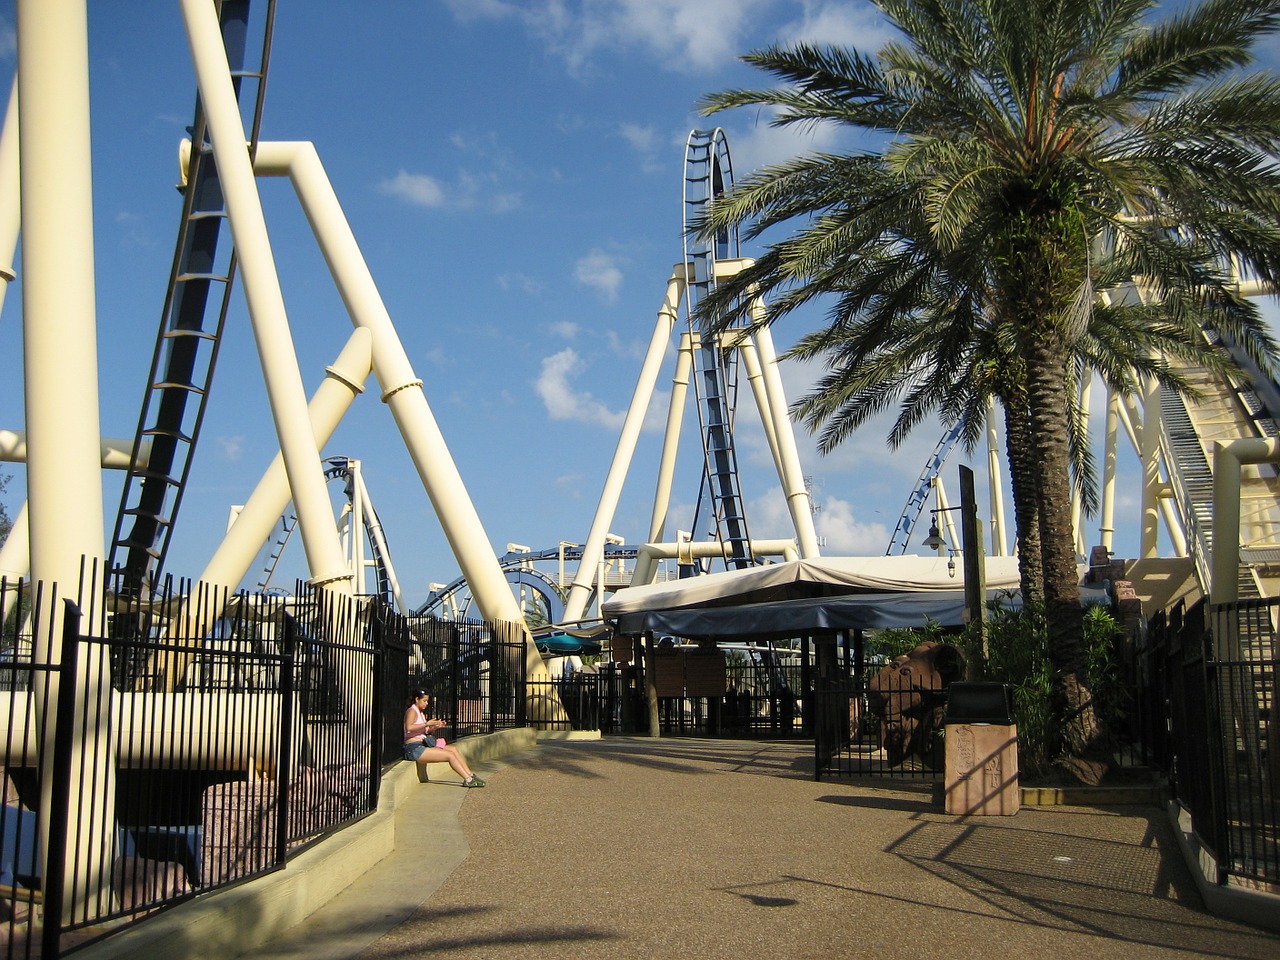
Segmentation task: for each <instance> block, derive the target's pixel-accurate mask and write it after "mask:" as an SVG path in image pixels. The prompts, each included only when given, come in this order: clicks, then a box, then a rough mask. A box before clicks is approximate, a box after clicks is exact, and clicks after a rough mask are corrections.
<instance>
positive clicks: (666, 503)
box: [649, 294, 695, 543]
mask: <svg viewBox="0 0 1280 960" xmlns="http://www.w3.org/2000/svg"><path fill="white" fill-rule="evenodd" d="M682 295H683V294H682ZM694 347H695V344H694V342H693V336H692V335H691V334H690V333H688V332H687V331H686V332H684V333H682V334H680V347H679V349H678V350H677V351H676V372H675V374H674V375H673V376H672V378H671V404H670V406H668V408H667V429H666V432H665V433H664V434H663V437H662V458H661V459H660V460H659V461H658V482H657V487H656V489H655V490H654V494H653V516H652V518H651V519H650V521H649V542H650V543H655V542H657V541H659V540H661V539H662V537H663V533H664V531H665V530H666V526H667V510H668V509H669V508H670V506H671V480H672V477H674V476H675V470H676V451H677V450H678V449H679V448H680V427H681V426H682V424H683V423H684V401H685V398H686V397H687V396H688V394H689V376H690V374H691V372H692V371H693V351H694Z"/></svg>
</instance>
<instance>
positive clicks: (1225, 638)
mask: <svg viewBox="0 0 1280 960" xmlns="http://www.w3.org/2000/svg"><path fill="white" fill-rule="evenodd" d="M1278 613H1280V600H1278V599H1274V598H1273V599H1265V600H1242V601H1239V602H1237V603H1231V604H1219V605H1215V606H1212V607H1208V608H1207V609H1206V607H1205V606H1204V604H1197V605H1196V606H1194V607H1192V608H1191V609H1190V610H1185V609H1184V608H1183V607H1182V606H1178V607H1175V608H1174V609H1173V610H1171V611H1169V612H1168V613H1162V614H1159V615H1157V616H1156V617H1154V618H1153V619H1152V620H1151V621H1150V624H1149V629H1148V631H1147V633H1146V635H1145V636H1144V637H1143V638H1142V641H1141V643H1140V646H1139V649H1138V656H1137V658H1136V661H1135V670H1136V673H1137V675H1138V679H1139V681H1140V683H1139V689H1140V690H1141V691H1142V701H1141V703H1142V705H1143V706H1144V707H1145V708H1146V709H1145V711H1144V712H1146V713H1149V714H1150V718H1149V719H1147V720H1144V721H1143V722H1142V724H1141V726H1142V733H1143V737H1144V740H1143V742H1144V745H1145V747H1146V749H1147V755H1148V757H1149V761H1150V762H1152V763H1153V764H1156V765H1158V766H1159V767H1160V768H1161V769H1163V770H1164V771H1166V773H1167V775H1168V779H1169V785H1170V790H1171V792H1172V793H1173V796H1174V799H1175V800H1176V801H1177V803H1178V804H1179V805H1180V807H1181V808H1182V809H1183V810H1184V811H1186V812H1187V813H1188V814H1189V816H1190V820H1191V828H1192V831H1193V833H1194V834H1195V836H1196V838H1197V840H1198V841H1199V843H1200V844H1201V846H1203V847H1204V849H1205V851H1206V852H1207V853H1208V854H1209V856H1210V857H1211V858H1212V860H1213V862H1214V863H1215V865H1216V869H1217V876H1216V878H1215V879H1216V880H1217V882H1218V883H1220V884H1239V885H1243V886H1246V887H1257V888H1262V889H1268V890H1271V891H1272V892H1278V891H1280V726H1278V721H1277V717H1276V684H1277V670H1278V661H1277V644H1276V623H1277V615H1278Z"/></svg>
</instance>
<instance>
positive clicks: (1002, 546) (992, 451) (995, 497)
mask: <svg viewBox="0 0 1280 960" xmlns="http://www.w3.org/2000/svg"><path fill="white" fill-rule="evenodd" d="M987 496H988V498H989V499H990V502H991V555H992V556H993V557H1007V556H1008V555H1009V546H1008V542H1007V540H1006V538H1005V535H1004V480H1003V479H1002V475H1001V473H1000V437H999V432H998V431H997V430H996V402H995V398H993V397H987Z"/></svg>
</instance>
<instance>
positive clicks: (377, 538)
mask: <svg viewBox="0 0 1280 960" xmlns="http://www.w3.org/2000/svg"><path fill="white" fill-rule="evenodd" d="M355 481H356V491H357V493H358V494H359V495H360V497H361V498H363V501H364V505H365V510H364V526H365V529H366V530H367V531H368V532H369V540H370V542H371V543H373V544H374V545H375V546H376V547H377V548H378V553H379V555H380V556H381V557H382V566H383V570H384V571H385V572H386V574H387V581H388V583H389V584H390V586H391V595H392V596H393V597H395V601H396V609H397V610H401V611H403V610H407V609H408V608H407V607H406V606H405V603H404V597H403V596H401V594H400V580H399V578H398V577H396V571H395V567H394V566H393V565H392V563H391V551H390V550H389V549H388V548H387V538H386V535H385V534H384V533H383V532H382V521H381V520H379V519H378V511H377V510H376V509H375V508H374V506H373V501H372V500H371V499H370V497H369V488H368V487H367V486H365V482H364V474H357V475H356V478H355Z"/></svg>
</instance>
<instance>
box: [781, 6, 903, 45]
mask: <svg viewBox="0 0 1280 960" xmlns="http://www.w3.org/2000/svg"><path fill="white" fill-rule="evenodd" d="M804 8H805V9H804V15H803V16H802V17H801V18H800V19H799V20H797V21H796V22H795V23H792V24H789V25H788V26H787V27H785V28H784V29H783V31H782V33H781V35H780V36H779V37H778V41H779V42H780V43H782V44H794V43H809V44H815V45H819V46H835V47H855V48H856V49H858V50H860V51H862V52H863V53H874V52H875V51H876V50H879V49H880V48H881V47H882V46H884V45H885V43H887V42H888V41H890V40H892V39H895V38H896V37H897V36H898V33H897V31H896V30H895V29H894V28H893V27H891V26H890V25H889V22H888V20H886V19H885V17H884V15H883V14H881V13H880V12H879V11H878V10H877V9H876V8H875V7H874V6H872V5H871V4H869V3H805V5H804Z"/></svg>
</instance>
